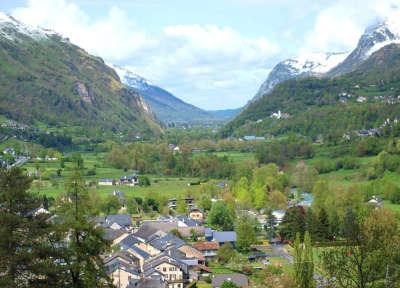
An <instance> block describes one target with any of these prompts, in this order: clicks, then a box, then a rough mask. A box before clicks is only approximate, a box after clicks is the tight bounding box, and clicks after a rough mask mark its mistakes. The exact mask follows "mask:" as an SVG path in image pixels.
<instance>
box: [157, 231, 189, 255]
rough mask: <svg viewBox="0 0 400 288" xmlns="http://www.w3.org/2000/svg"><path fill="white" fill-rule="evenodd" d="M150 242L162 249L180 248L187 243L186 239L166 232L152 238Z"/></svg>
mask: <svg viewBox="0 0 400 288" xmlns="http://www.w3.org/2000/svg"><path fill="white" fill-rule="evenodd" d="M149 244H150V245H151V246H153V247H155V248H157V249H158V250H160V251H165V250H167V249H168V248H171V247H175V248H179V247H181V246H183V245H185V241H183V240H182V239H180V238H178V237H176V236H174V235H172V234H166V235H164V236H162V237H157V238H155V239H153V240H151V241H150V242H149Z"/></svg>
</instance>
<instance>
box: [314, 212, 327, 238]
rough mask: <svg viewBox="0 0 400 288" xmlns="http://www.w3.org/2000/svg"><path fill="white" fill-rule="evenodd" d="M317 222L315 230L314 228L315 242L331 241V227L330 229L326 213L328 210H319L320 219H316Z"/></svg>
mask: <svg viewBox="0 0 400 288" xmlns="http://www.w3.org/2000/svg"><path fill="white" fill-rule="evenodd" d="M316 220H317V221H316V222H315V228H314V234H313V236H314V237H315V239H314V240H316V241H324V240H327V239H329V236H330V234H329V232H330V227H329V224H330V223H329V219H328V214H327V213H326V210H325V209H324V208H322V209H321V210H319V213H318V217H317V219H316Z"/></svg>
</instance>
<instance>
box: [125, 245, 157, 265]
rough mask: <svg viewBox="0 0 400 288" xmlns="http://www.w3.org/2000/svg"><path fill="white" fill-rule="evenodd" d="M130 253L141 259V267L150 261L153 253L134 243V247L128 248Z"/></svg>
mask: <svg viewBox="0 0 400 288" xmlns="http://www.w3.org/2000/svg"><path fill="white" fill-rule="evenodd" d="M126 252H128V253H129V254H131V255H132V256H134V257H136V258H137V259H138V260H139V267H140V268H141V269H143V267H144V265H145V263H146V261H148V260H149V259H150V258H151V255H150V254H149V253H147V252H146V251H144V250H143V249H141V248H139V247H137V246H135V245H133V246H132V247H130V248H128V249H127V250H126Z"/></svg>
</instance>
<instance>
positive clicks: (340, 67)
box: [251, 20, 400, 101]
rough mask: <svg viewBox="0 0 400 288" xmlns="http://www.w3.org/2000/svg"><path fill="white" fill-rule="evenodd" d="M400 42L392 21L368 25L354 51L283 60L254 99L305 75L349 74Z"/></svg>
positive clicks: (305, 55) (313, 54) (314, 54)
mask: <svg viewBox="0 0 400 288" xmlns="http://www.w3.org/2000/svg"><path fill="white" fill-rule="evenodd" d="M393 43H397V44H399V43H400V31H399V28H398V27H397V24H396V23H393V22H392V21H391V20H385V21H383V22H378V23H377V24H374V25H371V26H370V27H367V28H366V29H365V31H364V33H363V34H362V35H361V37H360V39H359V41H358V43H357V46H356V48H355V49H354V50H353V51H351V52H336V53H335V52H328V53H308V54H307V53H306V54H304V55H300V56H298V57H295V58H292V59H287V60H284V61H281V62H279V63H278V64H277V65H276V66H275V67H274V68H273V69H272V70H271V72H270V73H269V75H268V77H267V79H266V80H265V81H264V82H263V84H262V85H261V86H260V88H259V90H258V92H257V94H256V95H255V96H254V97H253V99H252V100H251V101H255V100H257V99H260V98H261V97H262V96H263V95H265V94H267V93H269V92H271V91H272V89H273V88H274V87H275V86H276V85H277V84H279V83H282V82H284V81H286V80H289V79H294V78H305V77H313V76H314V77H335V76H340V75H342V74H345V73H349V72H351V71H353V70H354V69H356V68H357V66H358V65H359V64H361V63H362V62H363V61H365V60H366V59H368V57H369V56H371V54H372V53H373V52H375V51H377V50H379V49H380V48H382V47H384V46H386V45H389V44H393Z"/></svg>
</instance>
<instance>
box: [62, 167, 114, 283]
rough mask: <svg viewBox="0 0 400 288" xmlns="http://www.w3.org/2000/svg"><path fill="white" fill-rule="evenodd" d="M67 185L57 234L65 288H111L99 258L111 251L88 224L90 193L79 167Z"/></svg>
mask: <svg viewBox="0 0 400 288" xmlns="http://www.w3.org/2000/svg"><path fill="white" fill-rule="evenodd" d="M78 164H79V165H77V167H76V168H75V169H74V170H73V172H72V174H71V177H70V179H69V181H68V183H67V184H66V190H67V193H66V195H65V197H63V199H62V200H61V203H60V205H59V209H58V211H57V213H58V215H59V217H60V219H62V224H61V225H60V229H59V230H58V234H59V236H60V239H64V241H63V242H62V243H61V245H60V246H61V247H63V248H62V256H63V258H62V262H63V263H64V264H65V273H64V274H63V277H64V279H63V281H64V283H65V286H66V287H74V288H86V287H88V288H89V287H112V285H111V280H110V279H109V278H108V276H107V274H106V272H105V270H104V267H103V262H102V260H101V258H100V255H101V254H102V253H105V252H106V251H107V249H108V248H109V243H108V242H107V241H105V240H104V239H103V237H102V233H103V231H102V230H101V229H100V228H97V227H95V226H94V224H93V223H91V222H90V221H89V216H90V215H88V214H87V212H88V211H90V210H91V209H90V207H89V206H88V205H89V204H88V203H89V201H88V193H87V191H86V188H85V182H84V179H83V177H82V174H81V170H80V167H82V163H78Z"/></svg>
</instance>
